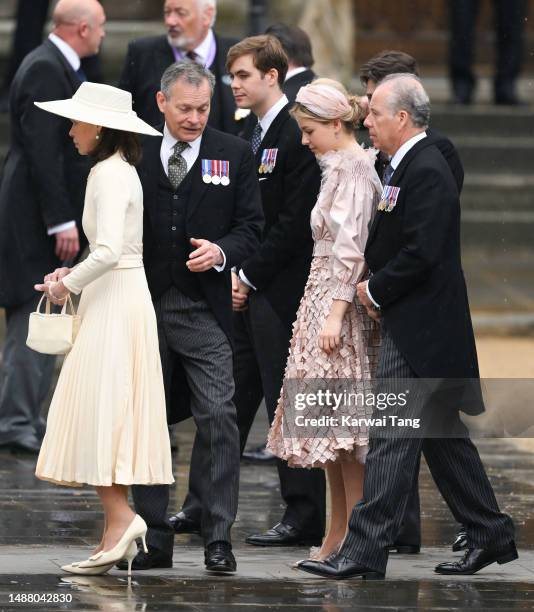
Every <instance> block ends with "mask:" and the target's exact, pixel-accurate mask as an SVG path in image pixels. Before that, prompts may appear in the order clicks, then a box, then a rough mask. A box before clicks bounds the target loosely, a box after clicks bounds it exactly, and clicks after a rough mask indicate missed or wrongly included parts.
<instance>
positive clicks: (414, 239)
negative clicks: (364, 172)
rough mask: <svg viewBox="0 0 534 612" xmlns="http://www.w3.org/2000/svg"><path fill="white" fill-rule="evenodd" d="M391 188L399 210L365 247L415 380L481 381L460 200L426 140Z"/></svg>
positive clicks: (386, 315) (379, 220)
mask: <svg viewBox="0 0 534 612" xmlns="http://www.w3.org/2000/svg"><path fill="white" fill-rule="evenodd" d="M390 185H392V186H396V187H399V188H400V192H399V195H398V199H397V204H396V206H395V207H394V208H393V210H392V211H391V212H386V211H380V210H379V211H377V213H376V216H375V219H374V221H373V223H372V225H371V229H370V232H369V238H368V242H367V246H366V249H365V258H366V260H367V263H368V264H369V268H370V270H371V272H372V273H373V276H372V277H371V279H370V280H369V290H370V292H371V295H372V296H373V298H374V299H375V300H376V301H377V302H378V304H380V306H381V309H382V316H383V319H384V321H385V324H386V328H387V330H388V332H389V333H390V334H391V336H392V338H393V340H394V342H395V344H396V346H397V347H398V349H399V350H400V351H401V353H402V354H403V355H404V357H405V359H406V360H407V361H408V363H409V364H410V366H411V368H412V369H413V370H414V372H415V373H416V374H417V376H419V377H421V378H439V379H442V378H445V379H470V378H478V363H477V355H476V348H475V341H474V335H473V328H472V324H471V317H470V313H469V303H468V299H467V289H466V285H465V279H464V275H463V271H462V267H461V258H460V201H459V196H458V190H457V187H456V183H455V180H454V178H453V176H452V173H451V171H450V168H449V166H448V165H447V162H446V161H445V159H444V157H443V155H442V153H441V151H440V150H439V149H438V148H437V147H436V146H435V144H432V140H431V139H429V138H424V139H423V140H421V141H419V142H418V143H417V144H416V145H415V146H414V147H413V148H412V149H410V151H409V152H408V153H407V154H406V156H405V157H404V158H403V159H402V161H401V163H400V164H399V166H398V167H397V169H396V171H395V173H394V174H393V176H392V178H391V181H390ZM470 411H471V410H470ZM473 411H474V412H477V411H480V410H479V407H478V406H477V407H475V408H474V410H473Z"/></svg>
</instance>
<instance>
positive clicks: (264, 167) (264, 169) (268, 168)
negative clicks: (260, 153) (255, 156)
mask: <svg viewBox="0 0 534 612" xmlns="http://www.w3.org/2000/svg"><path fill="white" fill-rule="evenodd" d="M273 170H274V166H273V165H268V164H261V166H260V167H259V168H258V173H259V174H271V172H272V171H273Z"/></svg>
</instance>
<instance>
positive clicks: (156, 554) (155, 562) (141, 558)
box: [116, 546, 172, 571]
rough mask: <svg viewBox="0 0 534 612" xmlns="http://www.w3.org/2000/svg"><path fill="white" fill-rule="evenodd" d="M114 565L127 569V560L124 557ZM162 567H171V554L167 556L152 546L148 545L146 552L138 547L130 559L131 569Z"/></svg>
mask: <svg viewBox="0 0 534 612" xmlns="http://www.w3.org/2000/svg"><path fill="white" fill-rule="evenodd" d="M116 567H117V569H120V570H127V569H128V562H127V561H126V559H123V560H122V561H119V563H117V566H116ZM163 567H172V555H171V556H169V555H168V554H166V553H164V552H163V551H162V550H159V549H158V548H153V547H152V546H149V547H148V553H145V551H144V550H143V549H142V548H140V549H139V552H138V553H137V556H136V557H135V559H134V560H133V561H132V569H133V570H136V571H139V570H149V569H156V568H163Z"/></svg>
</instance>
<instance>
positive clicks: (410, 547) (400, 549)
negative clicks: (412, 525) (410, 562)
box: [388, 542, 421, 555]
mask: <svg viewBox="0 0 534 612" xmlns="http://www.w3.org/2000/svg"><path fill="white" fill-rule="evenodd" d="M388 550H389V552H396V553H397V554H399V555H417V554H419V552H420V551H421V547H420V546H417V545H416V544H399V543H397V542H395V544H393V545H392V546H388Z"/></svg>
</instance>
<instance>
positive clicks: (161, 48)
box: [151, 36, 175, 75]
mask: <svg viewBox="0 0 534 612" xmlns="http://www.w3.org/2000/svg"><path fill="white" fill-rule="evenodd" d="M153 59H154V65H153V67H151V73H152V74H154V75H158V74H163V73H164V72H165V70H167V68H168V67H169V66H170V65H171V64H174V62H175V58H174V53H173V50H172V49H171V46H170V45H169V41H168V40H167V38H166V37H165V36H162V37H161V38H160V40H159V43H158V45H157V46H156V47H155V48H154V52H153Z"/></svg>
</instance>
